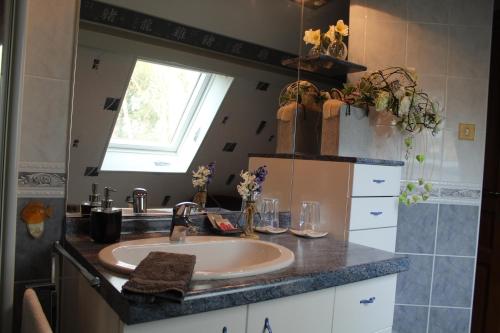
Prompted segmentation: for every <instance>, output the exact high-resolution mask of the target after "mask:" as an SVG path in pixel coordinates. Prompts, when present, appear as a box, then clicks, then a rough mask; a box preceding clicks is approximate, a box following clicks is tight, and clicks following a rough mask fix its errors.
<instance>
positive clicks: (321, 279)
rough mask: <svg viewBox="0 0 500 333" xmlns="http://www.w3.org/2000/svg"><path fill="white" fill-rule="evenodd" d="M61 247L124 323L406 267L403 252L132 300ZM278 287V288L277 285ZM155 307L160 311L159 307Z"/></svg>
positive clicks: (254, 300) (306, 289)
mask: <svg viewBox="0 0 500 333" xmlns="http://www.w3.org/2000/svg"><path fill="white" fill-rule="evenodd" d="M63 246H64V248H65V249H66V250H67V251H68V252H69V253H70V254H71V255H72V256H73V257H74V258H75V259H76V260H77V261H78V262H79V263H80V264H82V266H83V267H85V268H86V269H87V270H88V271H89V272H90V273H91V274H93V275H95V276H97V277H99V278H100V279H101V285H100V286H99V287H98V288H95V290H96V291H97V292H98V293H99V294H100V295H101V296H102V297H103V298H104V300H105V301H106V303H108V305H109V306H110V307H111V308H112V309H113V310H114V311H115V312H116V313H117V315H118V316H119V317H120V319H121V320H122V321H123V322H124V323H125V324H127V325H134V324H141V323H146V322H150V321H156V320H163V319H169V318H174V317H180V316H185V315H191V314H196V313H202V312H207V311H213V310H220V309H225V308H230V307H235V306H241V305H247V304H252V303H257V302H262V301H267V300H271V299H277V298H282V297H287V296H293V295H298V294H303V293H307V292H312V291H316V290H321V289H327V288H333V287H338V286H342V285H345V284H350V283H355V282H359V281H363V280H368V279H373V278H377V277H381V276H385V275H390V274H396V273H400V272H403V271H406V270H408V268H409V260H408V258H407V257H406V256H399V257H394V258H391V259H386V260H381V261H375V262H370V263H365V264H360V265H356V266H350V267H345V268H342V269H338V270H335V271H326V272H320V273H314V274H311V275H309V276H304V277H296V278H290V279H283V280H280V281H276V282H271V283H269V284H264V285H256V286H243V287H241V288H231V289H229V290H227V292H226V291H221V292H215V293H213V295H207V294H201V295H196V294H195V295H193V296H188V297H186V299H185V300H184V302H183V303H182V304H180V305H179V304H177V303H171V302H167V301H164V302H161V307H159V306H158V303H154V304H147V303H135V302H132V301H130V300H127V299H126V298H125V297H124V296H123V295H122V294H121V293H120V292H119V291H118V290H117V289H116V288H115V287H114V286H113V285H111V283H110V282H109V281H107V279H106V277H105V276H103V275H102V274H101V272H99V270H98V269H96V268H95V266H94V265H93V264H91V263H90V262H89V261H87V259H86V258H85V257H83V255H82V254H81V253H80V252H79V251H78V250H77V249H76V248H75V247H73V245H72V244H71V242H69V241H64V243H63ZM278 287H279V288H278ZM159 309H160V310H161V311H159Z"/></svg>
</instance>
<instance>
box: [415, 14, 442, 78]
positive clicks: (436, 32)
mask: <svg viewBox="0 0 500 333" xmlns="http://www.w3.org/2000/svg"><path fill="white" fill-rule="evenodd" d="M407 47H408V53H407V58H406V64H407V66H409V67H414V68H415V69H416V70H417V73H419V74H432V75H443V74H446V69H447V60H448V27H447V26H445V25H437V24H419V23H410V24H409V25H408V45H407Z"/></svg>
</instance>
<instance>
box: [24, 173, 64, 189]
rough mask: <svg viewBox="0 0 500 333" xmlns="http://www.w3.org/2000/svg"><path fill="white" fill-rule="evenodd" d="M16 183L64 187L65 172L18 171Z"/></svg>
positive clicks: (31, 185)
mask: <svg viewBox="0 0 500 333" xmlns="http://www.w3.org/2000/svg"><path fill="white" fill-rule="evenodd" d="M17 184H18V186H19V187H20V188H23V187H31V188H33V187H34V188H37V187H50V188H64V185H65V184H66V174H65V173H46V172H35V173H31V172H19V175H18V178H17Z"/></svg>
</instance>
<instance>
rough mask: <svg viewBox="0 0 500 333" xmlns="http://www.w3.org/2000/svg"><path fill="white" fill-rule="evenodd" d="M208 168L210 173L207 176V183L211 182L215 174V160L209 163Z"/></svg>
mask: <svg viewBox="0 0 500 333" xmlns="http://www.w3.org/2000/svg"><path fill="white" fill-rule="evenodd" d="M207 169H208V170H210V174H209V175H208V177H207V184H210V182H211V181H212V177H213V176H214V175H215V161H214V162H210V163H208V165H207Z"/></svg>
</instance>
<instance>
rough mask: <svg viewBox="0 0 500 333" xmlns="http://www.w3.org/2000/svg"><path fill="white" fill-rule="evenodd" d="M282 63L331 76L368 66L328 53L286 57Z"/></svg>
mask: <svg viewBox="0 0 500 333" xmlns="http://www.w3.org/2000/svg"><path fill="white" fill-rule="evenodd" d="M281 64H282V65H283V66H286V67H289V68H293V69H300V70H302V71H306V72H310V73H317V74H320V75H322V76H330V77H332V76H340V75H346V74H350V73H358V72H364V71H366V67H365V66H363V65H358V64H355V63H352V62H349V61H344V60H340V59H337V58H333V57H330V56H327V55H318V56H305V57H300V58H299V57H297V58H292V59H285V60H283V61H282V62H281Z"/></svg>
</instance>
